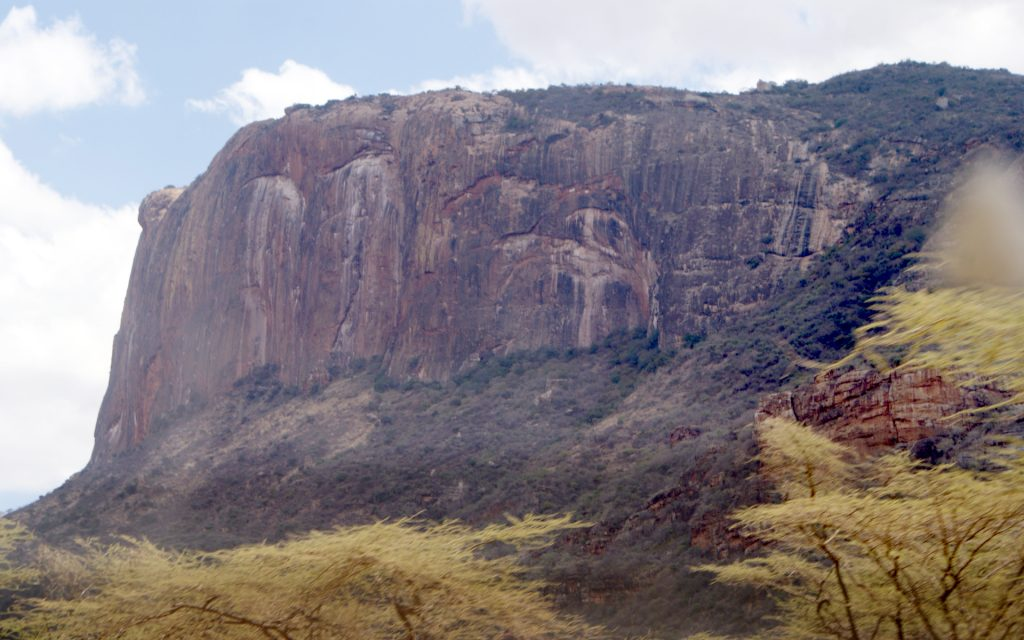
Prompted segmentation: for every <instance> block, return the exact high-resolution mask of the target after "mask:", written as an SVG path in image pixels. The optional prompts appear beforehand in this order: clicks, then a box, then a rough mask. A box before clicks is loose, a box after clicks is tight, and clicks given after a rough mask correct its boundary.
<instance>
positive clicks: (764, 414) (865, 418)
mask: <svg viewBox="0 0 1024 640" xmlns="http://www.w3.org/2000/svg"><path fill="white" fill-rule="evenodd" d="M992 401H993V397H992V396H991V395H988V394H986V393H985V392H983V391H981V390H977V391H967V390H964V389H962V388H961V387H959V386H957V385H955V384H953V383H952V382H950V381H948V380H944V379H943V378H942V377H941V376H940V375H939V374H938V373H936V372H934V371H907V372H902V371H897V372H892V373H879V372H878V371H875V370H864V369H858V370H853V371H848V372H845V373H841V374H840V373H833V372H829V373H825V374H823V375H820V376H818V378H817V379H815V381H814V383H813V384H810V385H806V386H804V387H800V388H798V389H796V390H795V391H784V392H781V393H775V394H771V395H768V396H766V397H765V398H764V399H763V400H762V401H761V403H760V405H759V406H758V409H757V412H756V413H755V416H754V420H755V423H760V422H762V421H764V420H766V419H768V418H784V419H788V420H794V421H796V422H801V423H804V424H807V425H809V426H811V427H813V428H814V429H815V430H817V431H819V432H821V433H823V434H825V435H827V436H828V437H829V438H831V439H833V440H835V441H837V442H842V443H845V444H848V445H851V446H852V447H854V448H855V449H856V450H858V451H860V452H862V453H870V452H874V451H881V450H884V449H886V448H891V447H893V446H895V445H899V444H914V443H916V442H918V441H921V440H924V439H927V438H933V437H935V436H937V435H941V434H944V433H948V432H950V431H953V430H958V429H969V428H971V427H973V426H975V425H977V424H978V423H977V420H976V418H974V417H972V416H971V415H970V414H969V413H968V414H963V413H961V412H963V411H965V410H967V409H972V408H977V407H981V406H984V405H986V404H990V403H991V402H992ZM957 414H959V415H957Z"/></svg>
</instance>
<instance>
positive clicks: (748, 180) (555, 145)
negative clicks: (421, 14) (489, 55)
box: [19, 63, 1024, 631]
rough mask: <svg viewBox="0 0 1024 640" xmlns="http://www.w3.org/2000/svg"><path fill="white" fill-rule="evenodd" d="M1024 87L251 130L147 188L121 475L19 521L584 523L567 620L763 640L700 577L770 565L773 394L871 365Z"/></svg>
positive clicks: (453, 115) (743, 604) (426, 108)
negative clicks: (884, 322)
mask: <svg viewBox="0 0 1024 640" xmlns="http://www.w3.org/2000/svg"><path fill="white" fill-rule="evenodd" d="M1022 90H1024V78H1021V77H1018V76H1014V75H1011V74H1008V73H1006V72H1001V71H974V70H965V69H957V68H952V67H949V66H944V65H923V64H916V63H904V64H899V65H891V66H882V67H878V68H875V69H871V70H868V71H863V72H856V73H851V74H846V75H843V76H839V77H836V78H833V79H831V80H828V81H826V82H823V83H821V84H816V85H808V84H806V83H799V82H793V83H787V84H786V85H783V86H780V87H770V88H767V89H765V90H762V91H757V92H751V93H745V94H741V95H724V94H723V95H713V94H695V93H692V92H686V91H677V90H669V89H659V88H643V87H628V86H627V87H618V86H599V87H573V88H568V87H554V88H551V89H547V90H543V91H525V92H509V93H499V94H494V95H479V94H473V93H469V92H464V91H444V92H435V93H428V94H421V95H416V96H409V97H392V96H375V97H370V98H360V99H350V100H346V101H344V102H339V103H329V104H328V105H325V106H323V107H315V108H314V107H295V108H293V109H291V110H290V112H289V114H288V115H287V116H286V117H285V118H283V119H280V120H274V121H265V122H260V123H255V124H253V125H249V126H248V127H246V128H244V129H242V130H241V131H240V132H239V133H238V134H237V135H236V136H235V137H234V138H232V140H231V141H230V142H229V143H228V144H227V146H226V147H225V149H224V150H223V151H222V152H221V153H220V154H218V156H217V157H216V158H215V159H214V161H213V163H212V164H211V166H210V168H209V169H208V170H207V171H206V172H205V173H204V174H203V175H201V176H200V177H199V178H197V180H196V181H195V182H194V183H193V184H192V185H189V186H188V187H187V188H185V189H183V190H176V189H168V190H164V191H161V192H158V193H157V194H154V195H153V196H151V197H150V198H148V199H147V200H146V201H145V202H144V203H143V205H142V209H141V211H140V222H141V223H142V226H143V235H142V239H141V240H140V244H139V248H138V251H137V254H136V258H135V264H134V269H133V274H132V279H131V284H130V286H129V291H128V296H127V299H126V303H125V311H124V315H123V318H122V326H121V329H120V331H119V333H118V336H117V338H116V339H115V344H114V358H113V365H112V371H111V381H110V386H109V388H108V391H107V395H106V397H105V399H104V403H103V408H102V409H101V412H100V416H99V418H98V422H97V425H96V449H95V451H94V455H93V459H92V461H91V463H90V464H89V466H88V467H87V468H86V469H85V470H84V471H82V472H81V473H79V474H77V475H76V476H75V477H73V478H72V479H70V480H69V481H68V482H67V483H66V484H65V485H64V486H63V487H61V488H60V489H58V490H57V491H55V492H54V493H52V494H50V495H49V496H46V497H45V498H43V499H42V500H41V501H39V502H38V503H36V504H35V505H32V506H31V507H29V508H27V509H25V510H23V511H21V512H20V513H19V517H20V518H22V519H23V520H25V521H26V522H28V523H29V524H30V525H31V526H32V528H33V529H35V530H36V531H38V532H39V533H41V534H43V535H45V536H48V537H50V538H51V539H61V538H68V537H70V536H74V535H83V534H84V535H97V534H99V535H102V534H107V533H116V532H127V533H132V534H137V535H146V536H149V537H151V538H153V539H155V540H158V541H162V542H166V543H169V544H175V545H183V546H199V547H218V546H225V545H230V544H234V543H237V542H241V541H251V540H261V539H268V538H269V539H277V538H280V537H282V536H285V535H287V534H289V533H292V532H299V531H305V530H309V529H311V528H322V527H326V526H330V525H333V524H338V523H355V522H366V521H369V520H372V519H374V518H380V517H395V516H404V515H411V514H420V515H421V516H422V517H424V518H428V519H442V518H449V517H455V518H461V519H464V520H467V521H469V522H473V523H480V522H487V521H493V520H495V519H499V518H501V517H502V514H504V513H514V514H521V513H525V512H561V511H572V512H574V513H576V514H577V515H578V516H579V517H581V518H583V519H586V520H588V521H591V522H594V523H596V524H595V526H594V527H593V528H592V529H590V530H589V531H587V532H586V533H584V534H580V533H577V534H574V535H573V536H572V537H571V538H568V539H566V540H564V541H563V544H562V545H560V547H559V548H558V549H557V550H556V551H554V552H552V553H550V554H547V555H545V556H544V557H539V558H537V562H538V566H539V567H541V568H542V569H543V571H544V573H545V575H547V576H548V577H551V578H553V579H555V580H556V581H557V582H558V584H560V585H562V589H561V591H560V594H561V596H562V599H563V601H564V602H565V604H566V605H567V606H572V607H580V608H582V609H583V610H585V611H590V612H591V613H593V614H594V615H596V616H598V617H599V618H600V619H602V620H604V621H611V622H612V623H613V624H615V625H616V626H618V627H619V628H622V629H624V630H629V629H635V630H642V629H644V628H645V627H646V626H648V625H650V624H652V623H653V624H654V625H655V626H657V627H660V628H662V629H677V630H696V629H703V628H708V627H714V628H717V629H719V630H724V631H736V630H742V629H745V628H749V627H751V626H753V625H756V624H757V621H758V616H759V615H760V614H761V613H762V612H763V611H764V610H765V607H766V604H765V602H764V598H763V597H762V596H757V595H756V594H747V593H740V592H736V591H727V590H724V589H721V588H708V585H707V578H706V577H705V576H703V575H698V574H691V573H688V572H687V571H686V570H685V566H686V565H687V564H688V563H691V562H693V561H694V560H697V559H707V558H708V557H723V556H725V555H728V554H730V553H734V552H737V551H740V550H742V549H743V545H744V543H743V541H742V540H739V539H737V538H736V537H734V536H733V535H732V534H731V533H730V532H729V531H728V529H727V523H726V522H725V520H724V515H725V514H726V513H728V512H729V511H730V510H731V509H733V508H735V507H736V506H738V505H742V504H746V503H749V502H751V501H754V500H757V499H758V497H759V496H760V495H761V493H762V487H760V485H759V484H758V483H757V482H756V481H755V480H752V479H751V477H750V475H751V472H752V468H751V466H750V462H749V461H750V458H751V456H752V454H753V453H754V445H753V441H752V436H751V431H750V424H751V421H752V419H753V410H754V408H755V407H756V405H757V403H758V400H759V398H760V397H761V396H762V395H764V394H767V393H770V392H775V391H779V390H780V389H786V388H790V387H793V386H795V385H796V384H798V383H801V382H804V381H806V380H807V379H808V378H809V374H808V372H806V371H805V370H802V369H800V368H799V367H798V366H797V365H796V364H795V362H796V360H797V359H799V358H801V357H804V358H807V357H809V358H814V359H829V358H833V357H835V356H837V355H839V354H841V353H842V352H843V351H844V350H845V349H847V348H848V347H849V345H850V344H851V342H850V341H851V337H850V336H851V331H852V329H853V328H854V327H855V326H857V325H859V324H861V323H862V322H863V321H864V319H866V318H867V316H868V309H867V303H866V300H867V298H868V297H869V296H870V295H871V294H872V293H873V292H874V291H876V290H877V289H878V288H879V287H881V286H884V285H885V284H887V283H889V282H891V281H892V280H893V279H894V278H895V277H897V276H898V274H899V273H900V272H901V271H902V270H903V269H905V267H906V266H908V265H909V264H910V259H911V258H910V254H911V253H912V252H914V251H916V250H918V249H919V248H921V246H922V243H923V242H924V240H925V239H926V237H927V233H928V231H929V230H930V227H931V225H932V222H933V221H934V220H935V217H936V215H937V213H938V209H939V207H940V205H941V202H942V200H943V198H944V197H945V195H946V194H947V193H948V192H949V190H950V189H951V188H952V186H953V185H954V181H955V179H956V176H957V174H958V171H959V170H960V169H961V168H962V167H963V166H964V165H965V163H967V162H969V161H970V160H971V159H972V158H975V157H978V156H981V155H984V154H986V153H990V152H993V151H1007V152H1011V153H1016V152H1020V150H1021V147H1022V146H1024V137H1022V134H1021V129H1020V128H1019V125H1020V111H1019V109H1020V107H1019V105H1020V104H1021V103H1020V97H1021V95H1022ZM599 608H600V611H598V609H599ZM723 620H724V621H726V622H724V623H723Z"/></svg>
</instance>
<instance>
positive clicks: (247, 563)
mask: <svg viewBox="0 0 1024 640" xmlns="http://www.w3.org/2000/svg"><path fill="white" fill-rule="evenodd" d="M575 526H580V525H579V524H577V523H572V522H571V521H570V519H569V518H568V517H539V516H530V517H526V518H524V519H521V520H518V519H514V520H512V521H511V522H510V523H508V524H505V525H491V526H488V527H486V528H483V529H472V528H469V527H467V526H465V525H462V524H458V523H455V522H445V523H442V524H437V525H431V526H426V525H422V524H419V523H416V522H414V521H409V520H403V521H398V522H392V523H377V524H372V525H366V526H358V527H348V528H339V529H336V530H333V531H328V532H320V533H311V534H308V535H305V536H302V537H299V538H295V539H292V540H289V541H286V542H282V543H279V544H256V545H245V546H241V547H237V548H233V549H226V550H221V551H215V552H209V553H200V552H191V551H187V552H174V551H168V550H165V549H160V548H158V547H156V546H154V545H152V544H150V543H148V542H145V541H138V540H125V541H124V542H122V543H120V544H116V545H113V546H102V545H97V544H94V543H84V547H83V549H82V550H81V551H80V552H78V553H74V554H71V553H67V552H60V551H55V550H52V549H50V550H48V551H47V553H46V555H45V557H41V558H40V559H39V561H38V564H39V565H40V567H39V568H40V571H41V572H42V573H43V574H46V575H48V576H49V580H50V585H49V587H48V588H47V593H46V596H45V597H41V598H35V599H29V600H26V601H23V602H22V603H21V606H20V607H19V608H18V609H17V610H16V611H15V614H16V615H15V616H14V617H12V618H8V619H6V620H3V621H0V635H2V632H3V631H5V630H6V631H7V632H8V633H14V634H16V636H17V637H19V638H124V639H126V640H127V639H132V638H138V639H142V638H182V639H184V638H227V639H230V638H269V639H277V640H298V639H300V638H301V639H308V640H314V639H328V638H331V639H334V638H338V639H342V640H344V639H346V638H352V639H357V638H358V639H374V638H396V639H399V638H400V639H403V640H413V639H432V638H436V639H442V638H451V639H455V640H458V639H466V640H468V639H471V638H472V639H474V640H477V639H480V638H517V639H522V640H527V639H534V638H537V639H539V638H565V637H579V638H587V637H596V636H598V635H599V632H598V629H596V628H594V627H591V626H588V625H586V624H584V623H582V622H581V621H579V620H578V619H575V618H572V617H568V616H563V615H559V614H558V613H556V611H555V610H554V608H553V606H552V605H551V603H550V602H549V600H548V599H547V598H546V597H544V595H543V594H542V591H541V589H542V587H543V584H542V583H540V582H537V581H535V580H531V579H528V578H527V577H526V576H524V572H523V569H522V566H521V565H520V564H519V563H518V562H517V554H515V553H510V552H509V551H511V550H519V551H523V550H528V549H534V548H537V547H539V546H542V545H544V544H548V543H549V542H550V540H551V539H552V536H553V535H554V533H555V532H557V531H558V530H561V529H565V528H567V527H575ZM496 546H497V547H500V548H501V549H503V550H504V552H503V553H496V550H495V547H496Z"/></svg>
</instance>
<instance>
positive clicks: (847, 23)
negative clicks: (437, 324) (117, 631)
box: [0, 0, 1024, 511]
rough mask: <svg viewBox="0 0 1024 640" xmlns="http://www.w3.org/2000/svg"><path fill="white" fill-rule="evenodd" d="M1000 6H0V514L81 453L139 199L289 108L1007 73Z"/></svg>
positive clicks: (1016, 65) (1016, 56) (1009, 7)
mask: <svg viewBox="0 0 1024 640" xmlns="http://www.w3.org/2000/svg"><path fill="white" fill-rule="evenodd" d="M1021 41H1024V3H1020V2H1007V1H1003V0H973V1H966V0H904V1H903V2H899V3H893V2H891V1H889V0H861V1H860V2H857V3H851V2H849V1H848V0H843V1H838V0H814V1H812V0H717V1H716V2H708V1H706V0H629V1H628V2H627V1H625V0H432V1H428V0H405V1H398V0H362V1H360V2H350V1H334V2H308V1H307V2H300V1H292V2H289V3H284V2H267V1H262V0H249V1H244V0H219V1H214V0H207V2H195V1H191V0H181V1H178V2H173V3H168V2H163V3H156V2H138V1H135V2H129V1H120V2H113V1H109V2H103V1H94V2H89V3H84V2H73V1H70V0H54V1H46V0H41V1H37V2H35V3H33V4H10V3H0V354H2V355H0V511H2V510H4V509H6V508H9V507H13V506H18V505H20V504H23V503H25V502H27V501H29V500H31V499H33V498H35V497H36V496H38V495H40V494H41V493H43V492H45V491H48V490H50V489H52V488H54V487H56V486H57V485H59V484H60V483H61V482H62V481H63V480H64V479H65V478H67V477H68V476H69V475H70V474H72V473H74V472H75V471H77V470H78V469H80V468H81V467H82V466H83V465H84V464H85V463H86V461H87V460H88V457H89V452H90V449H91V445H92V430H93V422H94V420H95V416H96V412H97V410H98V407H99V403H100V400H101V399H102V396H103V392H104V389H105V387H106V378H107V374H108V371H109V363H110V348H111V339H112V337H113V335H114V333H115V332H116V330H117V325H118V319H119V316H120V312H121V304H122V302H123V299H124V292H125V288H126V285H127V278H128V273H129V270H130V266H131V259H132V255H133V252H134V246H135V242H136V240H137V237H138V231H139V230H138V225H137V223H136V221H135V216H136V214H135V210H136V207H137V203H138V201H139V200H141V198H142V197H143V196H145V194H146V193H148V192H149V191H152V190H154V189H157V188H160V187H162V186H164V185H167V184H174V185H185V184H187V183H188V182H190V181H191V180H192V179H193V178H194V177H195V176H196V175H198V174H199V173H200V172H202V171H203V170H204V169H205V168H206V166H207V164H208V163H209V161H210V159H211V158H212V157H213V155H214V154H215V153H216V152H217V150H219V149H220V147H221V146H222V145H223V143H224V142H225V141H226V140H227V138H228V137H229V136H230V135H231V134H232V133H233V132H234V131H235V130H236V129H237V128H238V126H239V125H241V124H244V123H245V122H248V121H250V120H253V119H260V118H266V117H276V116H279V115H281V114H282V110H283V107H284V106H286V105H288V104H291V103H292V102H310V103H318V102H324V101H326V100H327V99H328V98H333V97H338V98H343V97H346V96H347V95H350V94H351V93H353V92H356V93H358V94H362V95H367V94H374V93H380V92H385V91H387V92H399V93H409V92H414V91H419V90H427V89H433V88H441V87H445V86H453V85H455V84H459V85H461V86H464V87H468V88H472V89H475V90H494V89H501V88H526V87H543V86H547V85H548V84H561V83H565V84H578V83H586V82H632V83H634V84H659V85H667V86H677V87H686V88H691V89H701V90H714V91H723V90H724V91H737V90H741V89H743V88H746V87H751V86H753V85H754V84H755V83H756V82H757V80H758V79H766V80H775V81H785V80H787V79H793V78H802V79H807V80H811V81H818V80H822V79H825V78H827V77H829V76H831V75H834V74H836V73H840V72H843V71H848V70H853V69H860V68H866V67H870V66H873V65H875V64H878V63H881V62H896V61H899V60H902V59H914V60H922V61H926V62H940V61H946V62H950V63H953V64H959V65H964V66H973V67H1002V68H1008V69H1010V70H1011V71H1015V72H1018V73H1019V72H1022V71H1024V54H1022V53H1021V49H1020V45H1019V43H1020V42H1021Z"/></svg>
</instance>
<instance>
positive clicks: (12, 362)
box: [0, 142, 139, 510]
mask: <svg viewBox="0 0 1024 640" xmlns="http://www.w3.org/2000/svg"><path fill="white" fill-rule="evenodd" d="M138 235H139V226H138V223H137V221H136V213H135V208H134V207H133V206H124V207H121V208H116V209H113V208H107V207H99V206H93V205H89V204H84V203H81V202H78V201H76V200H73V199H69V198H66V197H63V196H62V195H61V194H59V193H57V192H56V191H54V190H53V189H52V188H50V187H48V186H46V185H45V184H43V183H42V182H41V181H40V180H39V178H37V177H36V176H35V175H33V174H31V173H29V172H28V171H26V170H25V168H24V167H22V166H21V165H20V164H19V163H18V162H17V160H16V159H15V158H14V157H13V156H12V154H11V152H10V150H9V149H8V148H7V147H6V146H5V145H4V144H3V143H2V142H0V256H2V260H0V309H3V312H2V313H0V353H2V354H3V357H0V429H2V437H3V446H2V447H0V489H3V491H4V492H7V494H6V495H18V496H25V495H39V494H40V493H42V492H45V491H48V490H50V489H52V488H54V487H55V486H57V485H58V484H60V483H61V481H63V480H64V479H65V478H67V477H68V476H69V475H71V474H72V473H74V472H75V471H77V470H78V469H80V468H81V467H82V466H83V465H84V464H85V463H86V462H87V461H88V459H89V453H90V451H91V448H92V428H91V427H92V426H93V424H94V422H95V419H96V413H97V411H98V409H99V403H100V400H101V399H102V397H103V391H104V389H105V387H106V382H107V375H108V373H109V363H110V353H111V344H112V339H113V334H114V332H115V331H116V328H117V326H118V321H119V317H120V313H121V307H122V304H123V301H124V292H125V291H126V289H127V285H128V275H129V271H130V269H131V262H132V254H133V252H134V248H135V244H136V242H137V240H138ZM4 506H14V505H13V504H11V505H0V510H2V507H4Z"/></svg>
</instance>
